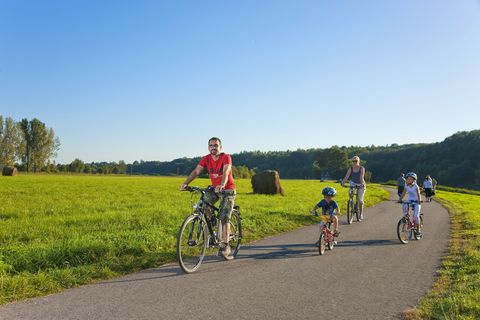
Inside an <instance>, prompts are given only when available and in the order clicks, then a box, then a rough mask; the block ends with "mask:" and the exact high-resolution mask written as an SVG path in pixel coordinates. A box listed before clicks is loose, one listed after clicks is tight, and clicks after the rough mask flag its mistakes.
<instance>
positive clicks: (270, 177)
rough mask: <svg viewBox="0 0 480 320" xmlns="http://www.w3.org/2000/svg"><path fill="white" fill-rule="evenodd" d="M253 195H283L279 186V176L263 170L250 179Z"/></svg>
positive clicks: (274, 172) (273, 172) (272, 171)
mask: <svg viewBox="0 0 480 320" xmlns="http://www.w3.org/2000/svg"><path fill="white" fill-rule="evenodd" d="M251 181H252V188H253V193H258V194H281V195H282V196H283V195H285V193H284V191H283V188H282V186H281V185H280V175H279V174H278V171H275V170H265V171H262V172H259V173H257V174H256V175H254V176H253V177H252V179H251Z"/></svg>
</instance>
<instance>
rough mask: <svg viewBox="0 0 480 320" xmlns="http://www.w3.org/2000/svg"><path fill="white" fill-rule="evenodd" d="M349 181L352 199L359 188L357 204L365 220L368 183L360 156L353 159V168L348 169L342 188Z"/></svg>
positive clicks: (361, 216)
mask: <svg viewBox="0 0 480 320" xmlns="http://www.w3.org/2000/svg"><path fill="white" fill-rule="evenodd" d="M347 180H350V190H349V195H350V197H353V193H354V189H355V188H357V202H358V207H359V210H360V218H361V219H363V203H364V201H363V199H364V197H365V190H366V189H367V183H366V182H365V168H364V167H362V166H361V165H360V158H359V157H358V156H354V157H353V158H352V166H351V167H350V168H348V170H347V174H345V178H343V180H342V187H343V186H344V184H345V181H347Z"/></svg>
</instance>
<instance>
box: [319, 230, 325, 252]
mask: <svg viewBox="0 0 480 320" xmlns="http://www.w3.org/2000/svg"><path fill="white" fill-rule="evenodd" d="M326 248H327V243H326V240H325V235H324V234H323V232H322V233H320V239H318V253H319V254H320V255H323V254H324V253H325V249H326Z"/></svg>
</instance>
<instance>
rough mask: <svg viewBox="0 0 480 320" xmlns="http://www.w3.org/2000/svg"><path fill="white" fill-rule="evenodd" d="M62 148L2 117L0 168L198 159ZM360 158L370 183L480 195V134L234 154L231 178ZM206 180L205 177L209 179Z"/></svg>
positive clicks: (333, 172) (145, 170) (310, 170)
mask: <svg viewBox="0 0 480 320" xmlns="http://www.w3.org/2000/svg"><path fill="white" fill-rule="evenodd" d="M59 148H60V140H59V138H58V137H56V136H55V132H54V130H53V129H51V128H48V127H47V126H46V125H45V124H44V123H43V122H41V121H40V120H38V119H36V118H35V119H32V120H27V119H22V120H21V121H20V122H16V121H14V120H13V119H12V118H9V117H7V118H5V119H4V118H3V117H2V116H1V115H0V168H1V167H3V166H13V165H15V166H16V167H17V168H18V169H19V170H20V171H26V172H41V171H43V172H49V173H65V172H71V173H84V174H136V175H139V174H143V175H164V176H185V175H188V174H189V173H190V172H191V171H192V170H193V169H194V168H195V166H196V165H197V164H198V162H199V160H200V157H196V158H179V159H175V160H173V161H143V160H141V161H134V162H133V163H131V164H127V163H125V161H123V160H120V161H119V162H91V163H85V162H83V161H82V160H80V159H75V160H74V161H72V162H71V163H69V164H57V163H55V161H52V160H53V159H54V158H55V157H56V155H57V152H58V150H59ZM354 155H358V156H359V157H360V158H361V160H362V165H363V166H365V168H366V175H367V176H366V179H367V181H369V180H371V181H372V182H385V181H389V180H394V179H396V178H397V177H398V176H399V175H400V173H402V172H408V171H414V172H416V173H417V174H418V176H419V177H420V178H422V179H423V178H424V177H425V176H426V175H427V174H430V175H431V176H433V177H434V178H435V179H436V180H437V181H438V182H439V183H440V184H443V185H445V186H451V187H460V188H469V189H476V190H480V162H479V161H478V159H477V158H478V155H480V130H473V131H462V132H458V133H456V134H454V135H452V136H450V137H448V138H446V139H445V140H444V141H442V142H437V143H430V144H406V145H398V144H392V145H387V146H374V145H372V146H365V147H362V146H350V147H346V146H341V147H340V146H332V147H330V148H325V149H314V148H312V149H307V150H303V149H298V150H295V151H267V152H262V151H248V152H247V151H244V152H240V153H237V154H232V158H233V163H234V167H233V174H234V176H235V177H236V178H249V177H251V176H252V175H254V174H255V173H256V172H259V171H263V170H277V171H279V173H280V176H281V177H282V178H286V179H332V180H338V179H341V178H343V176H344V174H345V172H346V171H347V169H348V167H349V166H350V161H349V159H350V158H351V157H352V156H354ZM205 176H206V174H205Z"/></svg>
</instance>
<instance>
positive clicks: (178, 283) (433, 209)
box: [0, 201, 450, 320]
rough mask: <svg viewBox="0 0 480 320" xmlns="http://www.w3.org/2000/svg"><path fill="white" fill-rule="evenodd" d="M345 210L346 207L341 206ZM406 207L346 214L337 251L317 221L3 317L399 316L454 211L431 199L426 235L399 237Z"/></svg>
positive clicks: (412, 300) (430, 276)
mask: <svg viewBox="0 0 480 320" xmlns="http://www.w3.org/2000/svg"><path fill="white" fill-rule="evenodd" d="M342 208H343V206H342ZM400 210H401V208H400V205H399V204H397V203H395V202H394V201H386V202H383V203H381V204H379V205H377V206H375V207H373V208H369V209H367V210H366V212H365V216H366V220H364V221H362V222H360V223H356V222H354V223H353V224H352V225H347V224H346V223H345V220H346V219H345V216H342V217H340V221H341V226H340V231H341V235H340V238H339V243H338V245H337V246H336V247H335V248H334V250H333V251H326V253H325V255H323V256H319V255H318V251H317V248H316V247H314V246H313V243H314V242H315V241H316V239H317V237H318V226H311V227H305V228H301V229H299V230H296V231H294V232H289V233H285V234H281V235H279V236H275V237H271V238H268V239H265V240H261V241H258V242H256V243H253V244H251V245H248V246H244V247H243V248H242V250H241V251H240V252H239V255H238V258H237V259H235V260H233V261H223V260H221V259H219V258H218V259H214V260H212V261H208V262H206V263H204V264H202V266H201V267H200V269H199V271H198V272H196V273H194V274H191V275H185V274H183V273H182V272H181V270H180V268H179V267H178V266H177V265H176V264H169V265H165V266H162V267H159V268H155V269H149V270H145V271H142V272H138V273H134V274H131V275H127V276H124V277H120V278H117V279H114V280H111V281H105V282H101V283H96V284H93V285H86V286H82V287H79V288H74V289H70V290H66V291H64V292H62V293H59V294H54V295H50V296H47V297H43V298H35V299H29V300H26V301H23V302H18V303H13V304H9V305H7V306H3V307H1V308H0V319H16V320H19V319H42V320H43V319H62V320H67V319H78V320H81V319H115V320H122V319H128V320H131V319H188V318H195V319H199V318H202V319H319V318H321V319H326V318H329V317H334V318H337V319H397V318H398V317H399V314H400V312H401V311H403V310H405V309H408V308H410V307H413V306H415V305H416V304H417V303H418V301H419V299H420V298H421V297H422V296H423V295H424V294H425V293H426V292H427V291H428V290H429V288H430V287H431V285H432V284H433V281H434V277H435V274H436V270H437V269H438V268H439V266H440V259H441V257H442V255H444V254H445V253H446V250H447V246H448V239H449V238H450V235H449V232H450V229H449V228H450V225H449V219H448V213H447V211H446V210H445V209H444V208H443V207H441V206H440V205H439V204H437V203H435V202H432V203H424V204H423V205H422V210H423V212H424V220H425V228H424V238H423V239H422V240H420V241H412V242H410V243H409V244H407V245H403V244H400V242H399V241H398V239H397V235H396V225H397V222H398V220H399V218H400V216H401V213H400Z"/></svg>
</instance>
